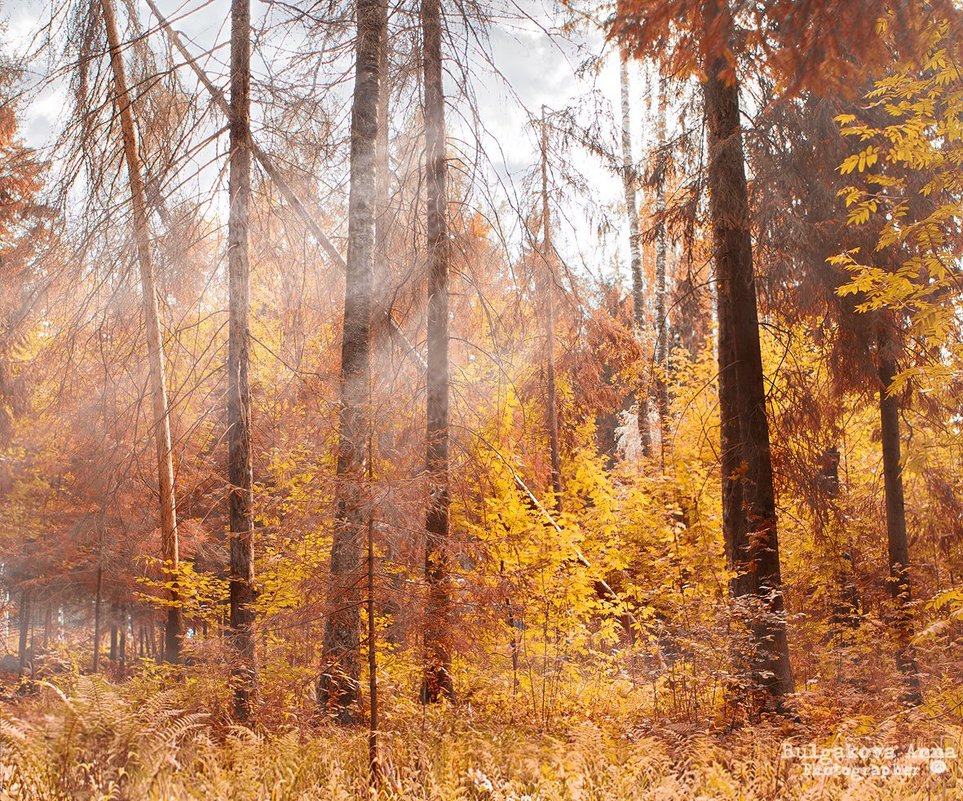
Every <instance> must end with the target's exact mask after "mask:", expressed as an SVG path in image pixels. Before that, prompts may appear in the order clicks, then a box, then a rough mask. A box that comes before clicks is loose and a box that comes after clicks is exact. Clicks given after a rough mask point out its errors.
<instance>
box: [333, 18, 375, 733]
mask: <svg viewBox="0 0 963 801" xmlns="http://www.w3.org/2000/svg"><path fill="white" fill-rule="evenodd" d="M357 17H358V36H357V43H356V75H355V85H354V100H353V105H352V111H351V168H350V171H351V192H350V196H349V199H348V258H347V266H346V269H345V298H344V326H343V338H342V344H341V409H340V416H339V421H338V426H339V428H338V465H337V476H338V486H337V493H336V501H335V520H334V531H333V538H332V544H331V576H330V582H329V586H328V598H327V615H326V617H325V625H324V653H323V657H322V659H323V667H322V672H321V677H320V681H319V686H318V700H319V702H320V703H321V705H322V706H323V707H325V708H326V709H328V710H329V711H330V712H331V713H332V714H333V716H334V717H335V718H336V719H337V720H338V721H339V722H340V723H342V724H353V723H355V722H356V720H357V717H358V701H359V698H360V692H359V686H358V681H359V675H360V653H359V649H360V637H361V610H360V606H361V601H362V595H361V590H362V587H363V581H364V572H363V570H364V568H363V566H362V563H361V562H362V558H361V557H362V543H363V541H364V532H365V527H366V520H367V516H368V509H367V508H366V493H365V487H364V484H365V454H366V452H367V441H368V433H369V418H370V412H369V408H368V407H369V405H370V378H371V308H372V267H373V260H374V234H375V230H374V228H375V205H376V195H377V187H376V179H375V173H376V168H375V164H376V149H377V143H376V140H377V136H378V104H379V93H380V92H379V82H380V81H379V76H380V70H381V49H382V47H383V46H384V45H383V40H384V37H385V35H386V26H387V4H386V2H385V0H358V9H357Z"/></svg>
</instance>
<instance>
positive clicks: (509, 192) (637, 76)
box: [0, 0, 649, 278]
mask: <svg viewBox="0 0 963 801" xmlns="http://www.w3.org/2000/svg"><path fill="white" fill-rule="evenodd" d="M157 2H158V5H159V7H160V8H161V11H162V12H163V13H165V15H167V16H168V18H169V19H171V20H176V24H175V27H176V28H178V29H179V30H181V31H183V32H184V33H185V34H187V36H188V37H189V38H190V40H191V48H192V49H193V50H194V51H195V52H202V51H204V50H210V49H213V48H214V47H215V46H217V45H222V48H221V49H220V50H218V51H217V55H216V56H214V57H213V58H211V59H209V60H208V61H207V62H206V69H207V70H208V72H209V74H211V75H212V76H213V77H215V78H216V81H217V82H218V83H219V84H220V85H221V86H226V84H227V76H226V68H225V60H226V58H227V48H226V47H223V45H224V44H225V43H226V42H227V39H228V34H229V21H228V17H229V1H228V0H210V2H206V3H205V0H187V1H186V2H180V0H157ZM498 2H500V3H501V4H502V5H501V6H500V7H499V8H498V9H497V10H494V9H495V7H494V5H493V6H491V8H492V9H493V12H492V16H493V20H492V24H491V25H490V26H489V27H488V29H487V37H488V40H487V44H486V46H485V48H484V49H485V50H487V51H488V53H487V54H486V53H484V52H482V50H477V49H476V51H475V52H474V53H473V55H472V56H471V59H472V62H473V63H472V64H471V73H472V79H471V89H470V93H471V94H473V95H474V97H475V98H476V100H477V111H478V113H479V117H480V119H481V120H482V121H483V123H484V135H483V141H482V143H481V144H482V145H483V146H484V149H485V153H486V156H487V159H488V160H489V161H490V167H489V175H488V176H487V180H488V183H489V184H490V185H492V186H494V187H495V190H494V194H495V196H496V197H497V198H500V200H501V204H502V209H501V211H502V213H504V212H505V209H506V208H515V207H518V206H520V205H521V206H524V205H525V204H526V203H527V202H529V201H530V197H531V195H530V193H531V191H532V189H533V186H532V185H531V183H530V181H526V180H525V179H526V176H530V175H531V173H532V171H533V169H534V167H535V166H536V164H537V160H538V144H537V134H536V131H535V130H534V129H533V126H532V125H531V119H532V118H533V117H537V116H538V114H539V113H540V109H541V107H542V105H546V106H548V107H549V108H550V109H563V108H570V107H574V108H575V109H576V110H578V114H579V116H580V118H581V121H582V122H584V123H590V122H592V118H593V117H595V116H596V115H595V111H596V110H597V109H598V110H600V111H602V112H604V113H602V114H601V115H598V116H599V117H600V118H601V119H602V120H603V123H604V126H603V127H605V126H607V127H608V129H609V130H610V133H611V134H612V136H613V137H614V136H615V134H616V131H615V130H614V128H613V127H612V124H611V123H612V120H611V119H609V117H608V115H609V114H615V115H616V116H615V117H614V118H612V119H617V113H618V102H619V70H618V60H617V58H616V57H614V54H613V53H611V52H607V51H606V49H605V45H604V41H603V38H602V36H601V34H600V33H597V32H592V31H586V32H584V33H581V34H579V35H569V36H567V37H564V38H563V37H561V36H558V35H554V32H556V31H557V30H558V29H559V26H560V25H561V23H562V22H563V21H564V20H563V18H562V17H561V16H560V12H559V10H558V9H557V6H556V4H555V3H552V2H550V1H549V0H520V1H519V2H512V0H498ZM138 7H139V9H140V18H141V21H142V24H144V25H145V26H147V25H148V24H150V25H153V24H154V20H153V18H152V16H151V14H150V10H149V8H148V7H147V6H146V4H144V3H143V2H138ZM0 8H2V11H0V13H2V15H3V17H4V19H5V20H6V25H7V35H6V37H5V39H6V50H7V52H8V54H14V55H19V54H20V53H22V52H23V51H24V50H25V48H26V47H27V46H28V44H29V42H30V41H31V37H32V36H33V35H34V33H35V32H36V31H37V30H38V29H39V27H40V26H41V25H42V24H43V23H44V22H46V21H49V19H50V15H51V8H52V6H51V5H50V4H49V3H46V4H45V3H42V2H38V0H8V2H6V3H5V4H4V5H3V6H2V7H0ZM252 11H253V14H254V25H255V27H259V26H261V25H263V24H265V21H274V22H276V21H277V20H278V15H279V14H280V13H282V12H280V11H279V10H278V8H272V7H271V6H270V5H269V4H267V3H263V2H257V0H255V2H254V3H253V9H252ZM155 36H156V38H157V41H158V47H159V46H160V45H161V41H160V34H155ZM296 36H297V35H296V34H292V33H291V29H290V27H288V28H286V29H285V32H284V33H283V34H282V33H281V32H278V29H277V28H272V35H271V36H269V37H266V38H265V39H264V40H262V42H261V43H260V51H259V53H258V54H257V55H256V58H257V57H258V56H260V59H261V60H260V62H259V63H258V62H257V61H256V63H255V68H256V72H258V73H260V74H256V75H255V81H258V80H259V79H260V80H262V81H265V80H267V76H268V74H269V72H271V70H274V69H277V63H278V61H279V60H283V58H284V57H285V55H286V54H290V53H291V52H294V51H296V50H297V48H298V45H299V42H298V40H297V38H296ZM488 54H490V58H491V63H488ZM600 55H604V56H605V58H604V61H603V62H602V67H601V69H599V70H589V71H583V73H580V72H579V67H580V66H582V65H583V64H584V63H585V62H586V61H587V60H588V59H589V58H592V57H598V56H600ZM265 59H267V60H269V61H270V62H271V63H270V65H269V66H270V69H269V68H268V65H266V64H265ZM46 68H47V66H46V65H44V64H43V63H35V64H34V69H35V70H36V73H37V74H38V75H39V74H42V73H43V71H44V70H45V69H46ZM449 73H450V74H455V75H456V76H457V73H456V71H454V70H450V71H449ZM632 73H633V74H632V80H633V87H634V92H633V95H634V97H635V98H637V99H638V102H637V104H636V107H635V108H634V113H633V126H634V128H635V131H634V134H635V149H636V153H637V154H638V153H641V151H642V149H643V148H644V147H645V146H646V144H647V143H646V142H645V141H644V138H643V137H642V134H643V133H644V131H645V130H646V129H647V128H649V126H647V125H644V124H643V115H644V114H645V108H644V106H645V103H644V92H645V88H646V82H645V81H644V80H643V78H642V75H641V73H640V70H639V68H638V67H633V70H632ZM191 78H192V76H190V75H189V74H187V71H186V70H185V75H184V80H185V83H186V84H187V85H189V86H191V85H193V81H192V80H191ZM449 84H450V85H449V87H448V91H449V95H450V97H451V100H450V103H451V104H452V105H453V109H452V112H451V113H450V114H449V123H450V126H451V127H452V131H451V133H452V135H453V136H460V137H462V138H471V136H470V135H469V132H468V131H466V130H462V131H458V130H457V128H458V126H459V124H460V123H459V118H460V117H467V116H469V114H468V113H467V111H466V109H464V108H461V109H460V111H462V112H463V114H459V113H456V112H457V111H458V110H459V109H457V108H454V107H456V106H457V105H458V104H466V105H467V101H466V100H465V99H464V94H465V93H463V92H461V91H460V89H461V88H462V87H460V86H457V85H452V84H453V82H452V81H451V80H450V81H449ZM349 90H350V81H347V82H345V84H344V85H343V86H342V88H341V89H340V91H345V92H347V91H349ZM593 93H594V97H593ZM599 101H601V102H599ZM68 107H69V106H68V103H67V86H66V83H65V82H61V83H55V84H54V85H52V86H51V87H49V88H48V89H47V90H45V91H44V92H43V93H41V94H40V95H39V96H36V97H34V98H32V100H31V102H30V103H29V104H27V105H26V106H25V107H24V108H22V110H21V115H22V129H23V132H24V136H25V138H26V140H27V142H28V143H29V144H30V145H31V146H34V147H38V148H43V147H45V146H46V145H48V144H49V143H50V141H51V139H52V136H53V135H55V133H56V131H57V130H58V129H59V128H60V127H61V126H62V125H63V123H64V122H65V120H64V118H63V117H64V114H65V111H66V109H67V108H68ZM256 114H257V111H256V109H255V116H256ZM613 141H614V140H613ZM567 157H568V158H569V159H570V160H571V166H572V169H574V171H575V172H577V173H578V174H579V175H580V176H581V177H582V179H584V180H585V182H586V184H587V186H588V188H589V190H590V192H589V194H590V195H591V197H589V196H587V195H586V194H585V193H584V192H583V193H574V194H573V193H571V192H569V193H568V194H566V196H565V199H564V200H561V201H560V205H559V207H558V208H557V210H556V213H557V218H558V222H557V228H558V232H557V235H556V239H557V247H558V248H559V250H560V252H561V253H562V255H563V257H564V258H565V259H566V261H567V262H569V263H570V264H571V265H572V266H573V267H575V268H577V269H579V270H580V271H587V272H588V273H590V274H591V275H592V276H593V277H595V278H601V277H608V276H611V274H612V272H613V270H614V269H615V267H616V264H620V265H622V271H623V274H624V273H625V268H624V265H625V263H626V261H627V258H626V255H625V254H626V253H627V243H626V239H627V232H626V229H625V226H624V224H622V219H621V217H622V216H624V215H623V214H622V209H621V208H620V204H621V203H622V193H621V184H620V181H619V179H618V177H617V176H616V175H614V174H613V172H612V170H611V169H610V168H608V167H607V166H606V165H604V164H603V162H602V161H601V159H599V158H598V157H597V156H594V155H590V154H588V153H587V152H585V151H584V150H583V149H580V148H577V147H576V148H573V149H571V150H569V151H568V154H567ZM210 180H211V181H216V180H218V178H217V176H216V174H214V175H212V176H211V179H210ZM556 181H557V182H558V183H559V184H562V183H563V176H562V174H561V168H560V167H559V168H557V169H556ZM526 193H529V194H527V195H526ZM222 194H223V193H222ZM600 213H601V214H607V215H608V217H609V219H612V220H614V221H615V222H616V224H617V225H619V226H620V227H619V228H618V229H617V230H614V231H611V232H609V234H608V235H607V236H606V237H603V238H600V237H599V236H598V235H597V228H598V216H599V214H600ZM508 216H510V215H508ZM515 235H516V236H519V235H520V234H519V232H518V230H517V229H516V230H515Z"/></svg>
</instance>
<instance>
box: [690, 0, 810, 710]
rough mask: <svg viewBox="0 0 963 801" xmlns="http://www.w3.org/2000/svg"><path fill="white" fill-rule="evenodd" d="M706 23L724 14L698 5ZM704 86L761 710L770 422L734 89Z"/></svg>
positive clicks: (731, 84)
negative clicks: (767, 411)
mask: <svg viewBox="0 0 963 801" xmlns="http://www.w3.org/2000/svg"><path fill="white" fill-rule="evenodd" d="M705 9H706V15H707V23H711V22H712V21H714V20H715V18H716V16H717V15H718V14H720V13H726V12H725V11H723V10H721V9H720V8H719V6H718V5H717V3H716V0H707V2H706V4H705ZM705 66H706V69H705V73H706V79H705V82H704V83H703V92H704V98H703V99H704V112H705V119H706V128H707V131H708V145H709V189H710V213H711V219H712V229H713V244H714V250H715V272H716V283H717V305H718V318H719V407H720V417H721V439H722V443H721V445H722V484H723V528H724V535H725V544H726V554H727V559H728V562H729V566H730V568H731V569H733V570H735V571H736V572H737V575H736V577H735V578H734V579H733V581H732V594H733V596H734V598H735V600H736V603H737V607H738V608H739V609H740V610H742V611H743V612H744V614H745V615H746V619H747V621H746V622H747V625H748V627H749V629H750V631H751V635H752V637H751V639H752V653H751V655H750V656H749V662H750V664H749V666H748V668H749V669H748V675H747V677H746V678H747V679H748V680H749V682H750V687H751V689H752V690H753V692H761V693H763V696H764V697H766V700H767V702H774V703H776V704H778V703H779V699H780V698H781V697H782V696H784V695H786V694H789V693H791V692H792V691H793V677H792V670H791V667H790V663H789V644H788V638H787V636H786V625H785V620H784V603H783V595H782V579H781V576H780V568H779V541H778V536H777V530H776V505H775V496H774V492H773V480H772V456H771V453H770V447H769V423H768V420H767V418H766V395H765V386H764V381H763V372H762V355H761V350H760V343H759V318H758V309H757V305H756V286H755V276H754V273H753V263H752V240H751V237H750V226H749V221H750V217H749V196H748V187H747V183H746V168H745V157H744V154H743V148H742V129H741V123H740V117H739V86H738V82H737V81H736V79H735V76H734V75H733V74H732V72H731V71H730V70H729V69H728V62H727V60H726V58H725V57H724V56H716V55H712V56H709V57H707V63H706V65H705Z"/></svg>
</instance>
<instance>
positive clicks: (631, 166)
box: [620, 51, 652, 456]
mask: <svg viewBox="0 0 963 801" xmlns="http://www.w3.org/2000/svg"><path fill="white" fill-rule="evenodd" d="M620 77H621V81H620V83H621V87H622V189H623V191H624V193H625V215H626V217H627V218H628V221H629V268H630V271H631V274H632V319H633V322H634V323H635V330H636V333H641V332H642V331H643V330H644V329H645V279H644V277H643V275H642V248H641V244H640V233H639V210H638V200H637V198H636V192H635V187H636V183H637V179H638V176H637V175H636V172H635V159H634V158H633V156H632V114H631V110H632V107H631V104H630V102H629V94H630V86H629V63H628V57H627V55H626V54H625V52H624V51H623V52H622V54H621V64H620ZM636 402H637V404H638V423H639V444H640V446H641V448H642V455H643V456H649V455H651V453H652V434H651V432H650V431H649V386H648V378H647V377H646V376H643V377H642V386H641V387H639V389H638V391H637V392H636Z"/></svg>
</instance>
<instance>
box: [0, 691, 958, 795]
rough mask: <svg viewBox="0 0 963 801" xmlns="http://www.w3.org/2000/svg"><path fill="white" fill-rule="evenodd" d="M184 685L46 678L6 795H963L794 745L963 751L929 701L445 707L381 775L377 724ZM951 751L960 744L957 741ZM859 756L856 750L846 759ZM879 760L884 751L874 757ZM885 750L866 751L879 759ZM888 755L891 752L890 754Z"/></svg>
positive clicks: (0, 734)
mask: <svg viewBox="0 0 963 801" xmlns="http://www.w3.org/2000/svg"><path fill="white" fill-rule="evenodd" d="M180 700H183V696H181V695H179V693H178V691H177V690H175V689H167V690H164V689H160V690H159V689H157V688H153V690H150V691H148V688H147V687H146V686H143V685H142V686H136V685H134V686H131V685H126V686H125V685H114V684H111V683H109V682H108V681H106V680H104V679H102V678H99V677H95V676H81V677H78V678H77V679H76V680H75V681H73V682H71V687H70V690H69V692H65V691H63V690H61V689H58V688H56V687H54V686H53V685H51V684H46V685H44V686H43V687H42V689H41V691H40V692H39V693H38V694H37V695H35V696H33V697H31V698H27V699H24V700H23V701H21V702H20V703H18V704H17V705H16V706H12V707H10V708H9V709H8V710H7V711H6V712H5V713H4V715H3V717H2V718H0V741H2V754H0V771H2V776H0V778H2V790H0V798H3V799H25V800H27V799H29V800H30V801H32V800H33V799H36V800H37V801H67V800H68V799H70V800H73V799H77V801H86V800H87V799H91V800H93V799H98V800H99V799H104V800H106V799H131V800H133V799H145V800H146V799H157V800H158V801H182V800H183V801H187V800H188V799H198V800H199V801H200V800H201V799H203V801H214V800H215V799H217V800H219V799H225V800H227V799H231V800H235V799H236V801H255V800H257V801H262V800H263V801H268V800H270V801H282V799H283V800H285V801H286V800H287V799H304V800H305V801H307V800H308V799H318V800H319V801H320V800H322V799H323V801H340V800H341V799H345V800H347V799H369V800H370V799H383V800H384V801H388V799H425V801H428V799H432V800H434V799H439V800H440V799H468V800H470V801H512V800H514V801H522V799H529V800H530V801H536V800H537V799H541V801H563V800H564V801H623V799H624V800H625V801H628V799H632V800H633V801H634V800H635V799H652V801H659V800H660V799H699V800H700V801H717V800H718V801H736V800H737V799H738V800H739V801H764V800H765V801H776V800H777V799H794V800H795V799H799V800H800V801H803V800H806V801H808V800H809V799H812V800H813V801H815V799H820V801H844V800H845V801H850V800H851V801H864V800H865V801H870V799H872V801H924V799H925V801H937V800H939V801H949V800H950V799H953V800H954V801H955V799H959V798H963V775H961V766H960V763H959V760H958V759H953V758H947V759H946V760H945V764H946V772H943V773H940V772H934V771H933V770H931V769H930V766H929V763H928V762H927V761H925V760H924V761H923V762H921V763H919V765H918V766H919V768H920V770H919V772H918V773H917V775H915V776H901V777H894V776H888V777H883V776H866V777H863V778H855V777H852V776H848V777H847V776H825V775H823V776H813V775H805V771H806V768H805V764H806V763H805V760H804V759H801V758H798V756H797V757H791V756H787V745H786V744H787V743H790V744H793V745H796V746H799V747H800V748H803V747H810V748H816V747H818V748H830V747H833V746H837V747H841V746H843V745H846V744H850V745H854V746H855V747H857V748H858V747H864V748H870V747H872V746H876V747H882V746H886V745H891V746H894V747H897V748H901V749H905V748H906V747H907V746H908V745H915V746H917V748H919V747H920V746H926V747H933V746H940V747H942V748H944V749H950V748H952V749H954V752H955V753H956V754H960V753H961V752H963V728H960V727H959V726H957V725H955V724H953V725H940V724H939V723H938V722H937V721H933V720H930V719H928V718H927V715H926V714H925V713H923V712H915V713H913V714H912V715H910V714H909V713H902V714H900V715H897V716H891V717H888V718H885V719H882V720H873V719H871V718H869V717H864V718H852V719H846V720H840V721H837V723H836V725H835V726H834V727H833V728H832V729H822V730H818V729H817V728H816V727H814V726H813V724H812V723H803V722H787V721H785V720H781V719H779V720H771V721H762V722H760V723H758V724H756V725H753V726H751V727H750V726H746V727H743V728H739V729H733V730H730V731H725V730H719V731H709V730H707V729H705V728H700V727H697V726H693V725H691V724H686V723H681V722H678V723H673V722H670V721H664V722H663V723H662V724H660V725H659V726H649V727H641V726H635V727H632V726H630V725H628V724H627V723H626V724H625V725H623V726H615V725H613V726H610V727H609V726H600V725H599V724H597V723H594V722H591V721H585V720H583V721H580V722H577V723H574V724H573V725H572V726H571V727H569V728H564V727H560V728H558V729H557V730H555V731H552V732H545V731H541V732H539V731H537V730H534V729H526V728H524V727H520V726H518V725H512V726H508V725H505V724H504V723H502V724H499V723H497V722H496V721H488V722H485V723H482V722H480V721H478V720H477V719H476V720H475V721H474V722H473V723H471V724H468V723H466V722H465V719H464V718H463V717H462V716H459V715H456V714H452V713H453V712H454V711H455V710H450V709H447V708H444V707H439V708H433V709H431V710H430V711H429V712H427V713H425V714H424V715H422V716H420V717H419V718H418V719H412V720H410V721H408V722H407V724H404V723H403V722H401V721H395V722H393V723H392V730H388V731H384V732H382V733H381V771H380V773H381V781H380V786H379V787H378V788H377V789H373V788H372V787H371V785H370V780H369V768H368V756H367V754H368V752H367V739H366V732H364V731H344V730H339V729H336V728H333V727H330V726H327V725H314V726H306V725H298V726H292V727H289V728H288V729H286V730H282V731H280V732H278V731H274V732H268V731H266V730H258V729H257V728H255V729H254V730H252V729H248V728H244V727H238V726H225V725H221V724H217V723H215V722H213V721H212V720H211V719H210V718H209V717H208V716H207V715H206V714H205V713H203V712H200V711H196V710H187V709H184V708H182V706H183V704H180V703H178V702H179V701H180ZM949 753H952V752H949V751H947V754H949ZM842 758H843V759H844V760H845V757H842ZM875 761H876V762H880V760H879V759H877V760H875ZM873 762H874V759H873V758H872V757H870V758H869V759H867V760H863V762H861V763H860V764H863V763H865V764H872V763H873ZM883 762H885V760H883Z"/></svg>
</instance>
